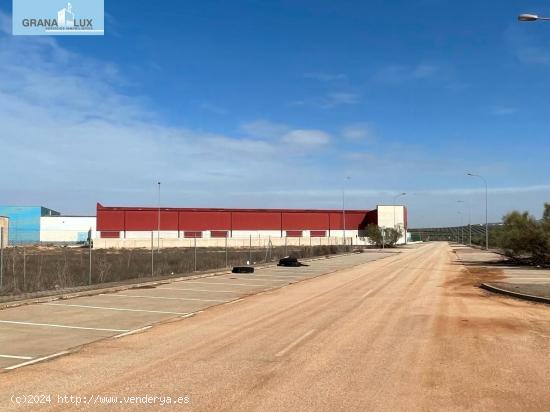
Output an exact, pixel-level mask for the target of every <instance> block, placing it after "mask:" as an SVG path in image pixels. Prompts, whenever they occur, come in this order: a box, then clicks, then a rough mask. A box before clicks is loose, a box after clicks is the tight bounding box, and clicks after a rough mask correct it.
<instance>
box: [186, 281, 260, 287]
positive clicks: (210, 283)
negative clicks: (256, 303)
mask: <svg viewBox="0 0 550 412" xmlns="http://www.w3.org/2000/svg"><path fill="white" fill-rule="evenodd" d="M185 283H195V284H202V285H233V286H262V287H265V286H266V285H258V284H252V283H231V282H229V283H228V282H223V283H220V282H198V281H197V282H194V281H192V280H186V281H185Z"/></svg>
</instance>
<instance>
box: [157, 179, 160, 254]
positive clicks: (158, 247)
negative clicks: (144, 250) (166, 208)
mask: <svg viewBox="0 0 550 412" xmlns="http://www.w3.org/2000/svg"><path fill="white" fill-rule="evenodd" d="M158 187H159V193H158V213H157V253H159V252H160V182H158Z"/></svg>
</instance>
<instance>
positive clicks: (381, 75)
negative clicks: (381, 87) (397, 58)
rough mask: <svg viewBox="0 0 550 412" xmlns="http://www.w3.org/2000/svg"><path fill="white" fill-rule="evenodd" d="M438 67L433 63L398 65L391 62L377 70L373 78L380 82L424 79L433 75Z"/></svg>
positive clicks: (437, 70)
mask: <svg viewBox="0 0 550 412" xmlns="http://www.w3.org/2000/svg"><path fill="white" fill-rule="evenodd" d="M439 70H440V69H439V67H438V66H435V65H433V64H425V63H421V64H417V65H416V66H413V65H399V64H393V65H389V66H386V67H383V68H382V69H380V70H378V71H377V72H376V73H375V75H374V80H375V81H378V82H382V83H404V82H408V81H412V80H425V79H429V78H432V77H434V76H435V75H436V74H437V73H438V72H439Z"/></svg>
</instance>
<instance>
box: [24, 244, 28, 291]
mask: <svg viewBox="0 0 550 412" xmlns="http://www.w3.org/2000/svg"><path fill="white" fill-rule="evenodd" d="M26 284H27V253H26V251H25V246H23V291H25V290H26V288H25V285H26Z"/></svg>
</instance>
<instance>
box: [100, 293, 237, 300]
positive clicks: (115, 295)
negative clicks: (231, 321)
mask: <svg viewBox="0 0 550 412" xmlns="http://www.w3.org/2000/svg"><path fill="white" fill-rule="evenodd" d="M99 296H114V297H118V298H139V299H165V300H198V301H200V302H227V300H225V299H224V300H220V299H194V298H174V297H167V296H146V295H122V294H119V293H116V294H114V293H113V294H101V295H99Z"/></svg>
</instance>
